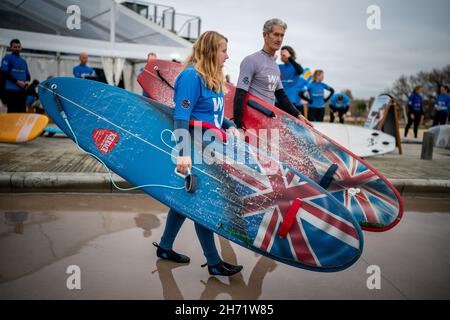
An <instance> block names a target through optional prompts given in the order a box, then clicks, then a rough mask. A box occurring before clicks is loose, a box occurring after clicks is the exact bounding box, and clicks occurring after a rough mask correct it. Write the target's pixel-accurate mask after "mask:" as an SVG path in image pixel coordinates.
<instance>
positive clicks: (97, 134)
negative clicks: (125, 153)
mask: <svg viewBox="0 0 450 320" xmlns="http://www.w3.org/2000/svg"><path fill="white" fill-rule="evenodd" d="M92 139H94V142H95V145H96V146H97V148H98V150H99V151H100V152H101V153H102V154H107V153H108V152H110V151H111V150H112V149H114V147H115V146H116V144H117V142H118V141H119V134H118V133H117V132H116V131H114V130H107V129H97V130H94V131H93V132H92Z"/></svg>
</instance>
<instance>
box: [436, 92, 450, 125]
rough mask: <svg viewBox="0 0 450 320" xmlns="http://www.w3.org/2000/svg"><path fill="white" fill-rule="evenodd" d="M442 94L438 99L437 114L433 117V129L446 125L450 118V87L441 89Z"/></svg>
mask: <svg viewBox="0 0 450 320" xmlns="http://www.w3.org/2000/svg"><path fill="white" fill-rule="evenodd" d="M439 91H440V94H439V95H438V96H437V97H436V102H435V104H434V109H435V110H436V113H435V114H434V117H433V127H434V126H438V125H442V124H446V123H447V118H448V109H449V108H450V95H449V94H448V86H441V87H440V88H439Z"/></svg>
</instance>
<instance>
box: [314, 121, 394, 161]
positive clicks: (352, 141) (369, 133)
mask: <svg viewBox="0 0 450 320" xmlns="http://www.w3.org/2000/svg"><path fill="white" fill-rule="evenodd" d="M313 125H314V128H315V129H317V130H319V131H320V132H322V133H323V134H325V135H327V136H328V137H330V138H331V139H333V140H334V141H336V142H337V143H339V144H340V145H341V146H343V147H344V148H346V149H348V150H350V151H351V152H353V153H354V154H356V155H357V156H359V157H371V156H376V155H379V154H385V153H389V152H392V151H394V149H395V138H394V137H393V136H391V135H388V134H386V133H384V132H381V131H379V130H373V129H368V128H363V127H358V126H354V125H348V124H340V123H328V122H313Z"/></svg>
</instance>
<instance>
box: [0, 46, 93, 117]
mask: <svg viewBox="0 0 450 320" xmlns="http://www.w3.org/2000/svg"><path fill="white" fill-rule="evenodd" d="M10 50H11V53H10V54H7V55H5V56H4V57H3V59H2V63H1V67H0V73H1V77H2V83H1V86H2V88H1V89H2V90H1V91H2V101H3V102H4V103H5V104H6V108H7V113H25V112H27V106H32V105H33V103H34V102H35V101H37V99H38V94H37V88H38V86H39V81H38V80H33V81H31V74H30V70H29V67H28V63H27V61H26V60H25V59H24V58H23V57H22V56H21V55H20V53H21V51H22V44H21V42H20V40H19V39H13V40H11V42H10ZM88 58H89V57H88V54H87V53H85V52H82V53H80V56H79V59H80V64H79V65H77V66H75V67H74V68H73V75H74V77H77V78H83V79H91V80H95V79H97V75H96V73H95V69H94V68H92V67H90V66H88V64H87V63H88ZM42 112H43V111H42Z"/></svg>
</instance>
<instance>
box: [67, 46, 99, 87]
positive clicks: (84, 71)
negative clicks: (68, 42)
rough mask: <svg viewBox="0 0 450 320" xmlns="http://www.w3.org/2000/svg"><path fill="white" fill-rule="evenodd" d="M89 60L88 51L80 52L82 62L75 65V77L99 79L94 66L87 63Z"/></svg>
mask: <svg viewBox="0 0 450 320" xmlns="http://www.w3.org/2000/svg"><path fill="white" fill-rule="evenodd" d="M88 60H89V56H88V54H87V53H86V52H82V53H80V64H79V65H77V66H75V67H73V76H74V77H75V78H82V79H91V80H95V79H97V74H96V73H95V70H94V68H92V67H89V66H88V65H87V63H88Z"/></svg>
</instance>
